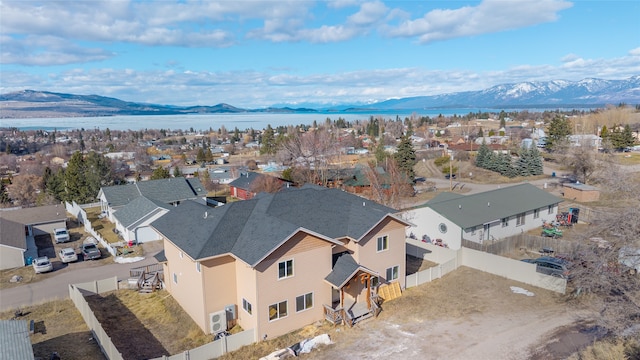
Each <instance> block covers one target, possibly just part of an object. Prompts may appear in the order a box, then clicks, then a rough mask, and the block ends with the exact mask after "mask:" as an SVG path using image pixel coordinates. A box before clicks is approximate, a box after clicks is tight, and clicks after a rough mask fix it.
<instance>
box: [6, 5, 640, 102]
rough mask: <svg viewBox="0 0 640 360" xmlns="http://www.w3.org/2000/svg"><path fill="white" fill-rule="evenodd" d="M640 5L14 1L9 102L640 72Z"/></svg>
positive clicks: (392, 92)
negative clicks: (39, 95) (53, 95)
mask: <svg viewBox="0 0 640 360" xmlns="http://www.w3.org/2000/svg"><path fill="white" fill-rule="evenodd" d="M639 14H640V1H637V0H628V1H613V0H611V1H610V0H590V1H587V0H576V1H567V0H532V1H529V0H482V1H431V0H414V1H402V0H393V1H389V0H387V1H356V0H338V1H305V0H292V1H277V0H268V1H245V0H227V1H208V0H205V1H192V0H180V1H173V0H163V1H152V0H144V1H131V0H115V1H94V0H75V1H72V0H66V1H57V0H46V1H37V0H26V1H25V0H19V1H6V0H0V93H2V94H4V93H8V92H14V91H20V90H25V89H31V90H41V91H52V92H62V93H71V94H82V95H90V94H96V95H102V96H110V97H116V98H119V99H121V100H126V101H134V102H144V103H154V104H168V105H178V106H188V105H215V104H219V103H227V104H230V105H233V106H236V107H241V108H263V107H269V106H282V105H289V106H307V105H325V106H331V105H338V104H366V103H371V102H376V101H384V100H387V99H393V98H404V97H413V96H426V95H437V94H444V93H451V92H459V91H471V90H482V89H485V88H489V87H491V86H495V85H499V84H509V83H518V82H524V81H546V80H569V81H579V80H582V79H585V78H601V79H626V78H629V77H631V76H635V75H640V21H639V20H638V17H639V16H640V15H639Z"/></svg>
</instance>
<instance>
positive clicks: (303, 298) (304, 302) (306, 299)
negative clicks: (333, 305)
mask: <svg viewBox="0 0 640 360" xmlns="http://www.w3.org/2000/svg"><path fill="white" fill-rule="evenodd" d="M312 307H313V293H308V294H304V295H300V296H296V311H297V312H300V311H302V310H307V309H311V308H312Z"/></svg>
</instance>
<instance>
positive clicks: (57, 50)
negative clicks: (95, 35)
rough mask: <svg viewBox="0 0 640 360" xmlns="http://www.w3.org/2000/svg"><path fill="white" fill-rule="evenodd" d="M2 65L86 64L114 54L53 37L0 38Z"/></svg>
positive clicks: (0, 59) (0, 60)
mask: <svg viewBox="0 0 640 360" xmlns="http://www.w3.org/2000/svg"><path fill="white" fill-rule="evenodd" d="M0 47H2V56H0V63H2V64H22V65H28V66H45V65H46V66H48V65H67V64H75V63H86V62H91V61H100V60H105V59H108V58H111V57H113V56H115V55H116V54H114V53H112V52H109V51H106V50H103V49H99V48H87V47H80V46H77V45H75V44H73V43H70V42H68V41H66V40H64V39H61V38H57V37H53V36H41V37H34V36H28V37H27V38H24V39H20V40H17V39H14V38H11V37H9V36H4V35H3V36H1V37H0Z"/></svg>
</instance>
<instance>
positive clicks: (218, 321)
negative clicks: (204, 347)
mask: <svg viewBox="0 0 640 360" xmlns="http://www.w3.org/2000/svg"><path fill="white" fill-rule="evenodd" d="M209 331H210V332H211V333H212V334H217V333H220V332H223V331H227V311H226V310H221V311H218V312H214V313H211V314H209Z"/></svg>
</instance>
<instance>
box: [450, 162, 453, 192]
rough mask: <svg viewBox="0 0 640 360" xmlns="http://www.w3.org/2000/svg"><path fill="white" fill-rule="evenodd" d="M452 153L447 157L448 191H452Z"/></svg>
mask: <svg viewBox="0 0 640 360" xmlns="http://www.w3.org/2000/svg"><path fill="white" fill-rule="evenodd" d="M452 171H453V153H451V158H450V159H449V191H453V174H452V173H451V172H452Z"/></svg>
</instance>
